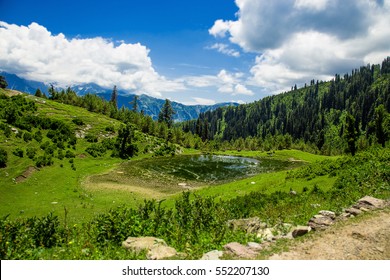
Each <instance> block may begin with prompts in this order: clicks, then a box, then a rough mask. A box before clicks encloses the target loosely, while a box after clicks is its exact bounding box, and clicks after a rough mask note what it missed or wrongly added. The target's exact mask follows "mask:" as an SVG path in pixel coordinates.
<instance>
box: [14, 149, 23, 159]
mask: <svg viewBox="0 0 390 280" xmlns="http://www.w3.org/2000/svg"><path fill="white" fill-rule="evenodd" d="M12 153H13V154H14V155H15V156H17V157H21V158H22V157H23V156H24V151H23V150H22V149H21V148H16V149H15V150H14V151H13V152H12Z"/></svg>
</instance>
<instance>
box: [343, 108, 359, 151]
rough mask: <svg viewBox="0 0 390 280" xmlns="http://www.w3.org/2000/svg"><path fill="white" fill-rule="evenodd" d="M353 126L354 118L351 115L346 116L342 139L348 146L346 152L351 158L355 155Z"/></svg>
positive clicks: (354, 131)
mask: <svg viewBox="0 0 390 280" xmlns="http://www.w3.org/2000/svg"><path fill="white" fill-rule="evenodd" d="M355 125H356V124H355V118H354V117H353V116H352V115H351V114H347V118H346V121H345V130H344V137H345V139H346V141H347V144H348V150H347V152H350V153H351V154H352V156H354V155H355V153H356V141H357V132H356V128H355Z"/></svg>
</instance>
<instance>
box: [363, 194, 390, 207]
mask: <svg viewBox="0 0 390 280" xmlns="http://www.w3.org/2000/svg"><path fill="white" fill-rule="evenodd" d="M358 206H359V208H360V207H364V208H370V209H380V208H383V207H385V206H386V201H384V200H382V199H378V198H375V197H372V196H365V197H363V198H361V199H359V201H358Z"/></svg>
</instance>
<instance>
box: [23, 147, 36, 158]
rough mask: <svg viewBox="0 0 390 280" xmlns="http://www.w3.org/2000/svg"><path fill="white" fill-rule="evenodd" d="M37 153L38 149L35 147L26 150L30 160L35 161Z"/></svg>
mask: <svg viewBox="0 0 390 280" xmlns="http://www.w3.org/2000/svg"><path fill="white" fill-rule="evenodd" d="M36 153H37V149H35V148H33V147H27V149H26V155H27V157H28V158H29V159H34V157H35V155H36Z"/></svg>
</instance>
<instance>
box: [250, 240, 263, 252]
mask: <svg viewBox="0 0 390 280" xmlns="http://www.w3.org/2000/svg"><path fill="white" fill-rule="evenodd" d="M246 245H247V246H248V248H249V249H251V250H253V251H261V250H263V246H261V244H259V243H256V242H248V243H247V244H246Z"/></svg>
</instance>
